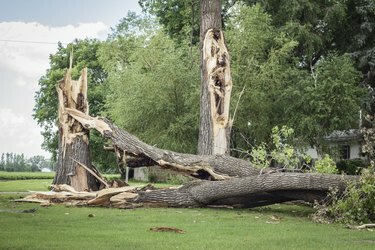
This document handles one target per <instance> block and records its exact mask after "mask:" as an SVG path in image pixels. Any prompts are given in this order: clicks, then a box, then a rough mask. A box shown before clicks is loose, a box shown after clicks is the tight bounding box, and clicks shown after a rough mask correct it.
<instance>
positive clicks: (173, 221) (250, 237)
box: [0, 179, 375, 249]
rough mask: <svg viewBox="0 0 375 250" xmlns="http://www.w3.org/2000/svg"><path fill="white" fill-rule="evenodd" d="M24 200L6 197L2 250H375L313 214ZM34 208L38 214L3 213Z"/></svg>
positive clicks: (23, 187)
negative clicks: (163, 229) (167, 229)
mask: <svg viewBox="0 0 375 250" xmlns="http://www.w3.org/2000/svg"><path fill="white" fill-rule="evenodd" d="M51 182H52V179H42V180H16V181H1V182H0V192H1V191H2V192H4V191H6V192H12V191H27V190H35V191H47V188H48V185H50V183H51ZM130 184H131V185H144V184H145V183H142V182H134V181H131V182H130ZM157 186H159V187H163V186H170V185H168V184H157ZM20 197H22V195H17V194H1V195H0V210H3V211H1V212H0V225H1V228H2V232H1V234H0V249H82V248H90V249H375V232H371V231H357V230H350V229H347V228H345V226H344V225H340V224H335V225H322V224H316V223H313V222H312V221H311V220H310V219H309V215H310V214H311V213H312V212H313V209H312V208H311V207H308V206H297V205H273V206H270V207H263V208H258V209H234V210H230V209H212V208H211V209H210V208H198V209H196V208H194V209H173V208H138V209H133V210H121V209H112V208H94V207H66V206H64V205H53V206H51V207H40V206H39V205H38V204H33V203H17V202H14V201H13V200H14V199H17V198H20ZM30 208H37V211H36V212H35V213H10V212H7V211H4V210H13V211H14V210H21V209H30ZM89 215H93V217H89ZM272 218H280V221H275V220H273V219H272ZM152 227H176V228H179V229H181V230H184V231H185V233H184V234H176V233H172V232H153V231H150V228H152Z"/></svg>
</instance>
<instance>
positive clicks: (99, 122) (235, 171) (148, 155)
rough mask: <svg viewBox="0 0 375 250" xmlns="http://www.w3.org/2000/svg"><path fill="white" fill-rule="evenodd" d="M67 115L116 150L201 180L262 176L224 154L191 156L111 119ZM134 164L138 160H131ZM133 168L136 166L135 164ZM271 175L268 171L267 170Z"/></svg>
mask: <svg viewBox="0 0 375 250" xmlns="http://www.w3.org/2000/svg"><path fill="white" fill-rule="evenodd" d="M66 112H67V114H69V115H70V116H72V117H73V118H74V119H75V120H77V121H79V122H80V123H81V124H82V125H83V126H84V127H85V128H87V129H96V130H97V131H99V132H100V133H101V134H102V135H103V136H104V137H105V138H107V139H110V140H111V141H112V143H113V145H114V147H116V148H118V149H120V150H121V151H124V152H126V154H127V155H129V156H132V157H136V158H137V159H138V162H142V161H141V160H139V159H143V162H145V163H147V165H148V166H150V165H159V166H161V167H162V168H166V169H172V170H176V171H178V172H180V173H185V174H187V175H190V176H192V177H195V178H198V179H209V180H225V179H230V178H233V177H245V176H256V175H259V173H260V170H259V169H258V168H256V167H255V166H253V165H252V164H251V163H250V162H249V161H245V160H242V159H238V158H234V157H231V156H224V155H191V154H182V153H177V152H173V151H170V150H164V149H160V148H157V147H153V146H150V145H148V144H146V143H144V142H142V141H141V140H139V139H138V138H137V137H135V136H134V135H131V134H130V133H128V132H127V131H125V130H122V129H120V128H118V127H117V126H116V125H114V124H113V123H111V122H110V121H109V120H107V119H104V118H94V117H91V116H89V115H87V114H84V113H82V112H80V111H78V110H76V109H69V108H67V109H66ZM130 159H131V160H130V161H133V160H134V158H130ZM131 165H132V166H133V167H135V166H134V164H131ZM263 172H267V171H263Z"/></svg>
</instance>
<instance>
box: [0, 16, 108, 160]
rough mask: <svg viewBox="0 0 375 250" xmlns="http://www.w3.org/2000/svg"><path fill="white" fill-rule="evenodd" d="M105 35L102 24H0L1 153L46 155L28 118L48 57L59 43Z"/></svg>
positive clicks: (30, 118) (30, 117)
mask: <svg viewBox="0 0 375 250" xmlns="http://www.w3.org/2000/svg"><path fill="white" fill-rule="evenodd" d="M108 32H109V27H107V26H106V25H105V24H104V23H102V22H96V23H80V24H78V25H76V26H73V25H67V26H58V27H50V26H46V25H42V24H39V23H36V22H31V23H25V22H0V40H1V41H0V72H1V77H0V131H1V133H0V153H1V152H15V153H25V154H26V155H29V156H32V155H36V154H42V155H45V156H48V155H49V154H48V153H46V152H45V151H43V150H42V149H41V147H40V145H41V143H42V140H43V138H42V136H41V135H40V128H39V127H38V126H37V124H36V122H35V121H34V120H33V119H32V116H31V115H32V106H33V104H32V103H33V97H34V94H35V91H36V90H37V87H38V80H39V78H40V77H41V76H42V75H44V74H45V72H46V70H47V69H48V67H49V55H50V54H53V53H55V52H56V51H57V42H58V41H60V42H62V43H69V42H71V41H73V40H74V39H76V38H77V39H84V38H98V39H104V38H106V34H107V33H108ZM5 40H12V41H19V42H10V41H8V42H7V41H5ZM21 41H23V42H21ZM30 42H47V43H53V44H43V43H30Z"/></svg>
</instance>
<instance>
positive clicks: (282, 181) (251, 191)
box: [66, 109, 358, 207]
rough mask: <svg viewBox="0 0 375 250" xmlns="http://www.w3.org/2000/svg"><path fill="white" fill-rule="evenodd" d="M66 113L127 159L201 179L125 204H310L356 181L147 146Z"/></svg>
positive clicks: (101, 121) (102, 123)
mask: <svg viewBox="0 0 375 250" xmlns="http://www.w3.org/2000/svg"><path fill="white" fill-rule="evenodd" d="M66 112H67V113H68V114H69V115H70V116H72V117H73V118H74V119H75V120H77V121H79V122H80V123H82V125H83V126H84V127H85V128H94V129H97V130H98V131H99V132H100V133H101V134H102V135H103V136H104V137H106V138H108V139H110V140H112V142H113V145H114V147H116V148H118V150H122V151H123V152H125V153H126V154H127V155H128V156H131V157H130V159H132V161H134V158H133V157H134V156H136V157H137V158H138V159H144V160H143V161H141V160H139V161H138V162H145V163H146V164H147V165H149V164H150V162H151V164H153V165H159V166H161V167H162V168H167V169H173V170H176V171H179V172H182V173H185V174H188V175H190V176H193V177H195V178H199V179H206V180H205V181H196V182H192V183H188V184H186V185H184V186H183V187H181V188H179V189H164V190H153V191H147V192H142V191H141V192H137V196H135V197H134V196H133V197H132V199H130V200H126V201H124V202H125V203H126V204H128V205H129V204H139V203H141V204H146V205H147V204H148V205H150V204H151V205H153V206H173V207H190V206H207V205H241V206H245V207H254V206H261V205H267V204H273V203H276V202H283V201H292V200H304V201H308V202H312V201H313V200H315V199H322V198H324V197H325V196H326V193H327V192H328V191H329V189H330V188H337V189H339V190H343V189H344V188H345V187H346V185H347V182H348V181H351V180H357V179H358V177H355V176H341V175H330V174H311V173H279V172H275V171H274V170H270V169H266V170H263V171H260V170H259V169H257V168H255V167H254V166H253V165H251V163H249V162H248V161H244V160H241V159H237V158H233V157H230V156H225V155H204V156H203V155H190V154H180V153H176V152H173V151H168V150H163V149H159V148H156V147H153V146H150V145H148V144H146V143H144V142H142V141H140V140H139V139H138V138H137V137H135V136H133V135H131V134H129V133H128V132H126V131H124V130H122V129H120V128H118V127H117V126H116V125H114V124H112V123H111V122H109V121H108V120H106V119H102V118H93V117H90V116H88V115H86V114H84V113H82V112H79V111H77V110H73V109H66ZM125 160H126V159H125ZM207 180H210V181H207ZM212 180H219V181H212ZM133 193H134V192H133Z"/></svg>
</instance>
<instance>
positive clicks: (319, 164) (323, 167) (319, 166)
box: [315, 154, 338, 174]
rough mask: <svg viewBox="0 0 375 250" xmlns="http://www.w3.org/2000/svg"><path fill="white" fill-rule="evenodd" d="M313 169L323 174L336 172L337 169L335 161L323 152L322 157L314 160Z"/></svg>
mask: <svg viewBox="0 0 375 250" xmlns="http://www.w3.org/2000/svg"><path fill="white" fill-rule="evenodd" d="M315 170H316V172H318V173H325V174H337V173H338V170H337V168H336V163H335V161H334V160H333V159H332V158H331V157H329V155H327V154H325V155H324V157H323V158H322V159H320V160H317V161H315Z"/></svg>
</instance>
